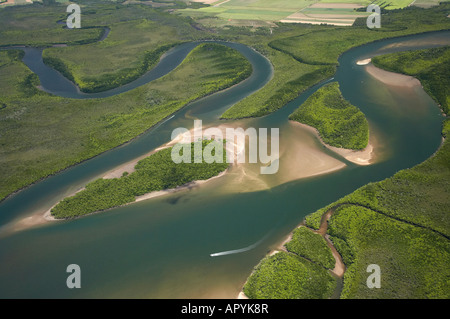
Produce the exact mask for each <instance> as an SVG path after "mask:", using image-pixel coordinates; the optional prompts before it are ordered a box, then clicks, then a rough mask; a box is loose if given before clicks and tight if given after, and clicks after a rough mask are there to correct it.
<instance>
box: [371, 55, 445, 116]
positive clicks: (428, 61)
mask: <svg viewBox="0 0 450 319" xmlns="http://www.w3.org/2000/svg"><path fill="white" fill-rule="evenodd" d="M372 63H373V64H374V65H375V66H378V67H380V68H383V69H386V70H389V71H392V72H396V73H403V74H407V75H411V76H414V77H416V78H417V79H419V80H420V82H421V83H422V86H423V88H424V90H425V91H426V92H427V93H428V94H429V95H430V96H431V97H432V98H433V99H434V100H435V101H436V102H437V103H439V104H440V105H441V106H442V109H443V111H444V113H446V114H448V113H449V107H450V94H449V91H450V79H449V74H450V47H443V48H432V49H425V50H417V51H408V52H399V53H393V54H386V55H383V56H378V57H375V58H373V59H372Z"/></svg>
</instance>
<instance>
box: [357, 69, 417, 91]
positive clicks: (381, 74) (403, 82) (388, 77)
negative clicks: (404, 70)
mask: <svg viewBox="0 0 450 319" xmlns="http://www.w3.org/2000/svg"><path fill="white" fill-rule="evenodd" d="M365 68H366V71H367V73H369V74H370V75H371V76H373V77H374V78H375V79H377V80H378V81H381V82H383V83H385V84H387V85H391V86H401V87H415V86H421V84H420V81H419V80H417V79H416V78H414V77H412V76H409V75H404V74H399V73H394V72H389V71H385V70H383V69H380V68H377V67H376V66H374V65H373V64H368V65H366V67H365Z"/></svg>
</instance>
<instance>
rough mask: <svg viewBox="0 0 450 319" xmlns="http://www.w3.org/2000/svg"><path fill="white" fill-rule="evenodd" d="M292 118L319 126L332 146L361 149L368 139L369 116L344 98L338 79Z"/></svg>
mask: <svg viewBox="0 0 450 319" xmlns="http://www.w3.org/2000/svg"><path fill="white" fill-rule="evenodd" d="M289 119H290V120H294V121H297V122H300V123H304V124H307V125H310V126H312V127H314V128H316V129H317V130H318V131H319V135H320V137H321V138H322V140H323V141H324V142H325V143H326V144H328V145H331V146H335V147H339V148H347V149H352V150H362V149H364V148H365V147H366V146H367V144H368V142H369V123H368V122H367V120H366V117H365V116H364V114H363V113H362V112H361V111H360V110H359V109H358V108H357V107H356V106H354V105H351V104H350V103H349V102H348V101H347V100H345V99H344V97H343V96H342V94H341V91H340V90H339V84H338V83H337V82H332V83H330V84H327V85H325V86H323V87H322V88H320V89H319V90H317V91H316V92H315V93H314V94H313V95H311V96H310V97H309V98H308V99H307V100H306V101H305V103H303V104H302V105H301V106H300V107H299V108H298V109H297V110H296V111H295V112H294V113H292V114H291V115H290V116H289Z"/></svg>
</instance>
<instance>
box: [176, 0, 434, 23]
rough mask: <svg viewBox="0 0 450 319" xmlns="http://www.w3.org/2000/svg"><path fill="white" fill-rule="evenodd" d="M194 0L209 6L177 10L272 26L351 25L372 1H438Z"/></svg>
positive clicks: (427, 0) (390, 4) (409, 0)
mask: <svg viewBox="0 0 450 319" xmlns="http://www.w3.org/2000/svg"><path fill="white" fill-rule="evenodd" d="M196 2H201V3H204V4H206V5H209V6H208V7H204V8H200V9H180V10H178V12H180V13H181V14H183V15H190V16H192V17H193V18H194V19H196V20H197V21H198V22H199V23H203V24H205V25H210V26H211V25H212V26H224V25H227V24H228V25H249V26H264V25H266V26H267V25H269V26H273V25H274V24H273V23H274V22H283V23H304V24H329V25H337V26H351V25H353V23H354V22H355V19H356V18H358V17H367V16H368V15H369V14H370V13H367V12H365V10H363V9H364V8H365V7H367V6H368V5H369V4H371V3H375V4H378V5H379V6H380V7H382V8H383V9H385V10H394V9H401V8H404V7H407V6H409V5H418V6H422V7H429V6H433V5H437V4H438V2H437V1H436V0H422V1H421V0H417V1H414V0H391V1H390V0H377V1H374V2H373V1H369V0H320V1H314V0H302V1H291V0H284V1H276V2H275V3H276V6H274V2H273V1H270V0H252V1H242V0H228V1H223V0H219V1H200V0H198V1H196ZM262 22H265V23H266V24H264V23H262Z"/></svg>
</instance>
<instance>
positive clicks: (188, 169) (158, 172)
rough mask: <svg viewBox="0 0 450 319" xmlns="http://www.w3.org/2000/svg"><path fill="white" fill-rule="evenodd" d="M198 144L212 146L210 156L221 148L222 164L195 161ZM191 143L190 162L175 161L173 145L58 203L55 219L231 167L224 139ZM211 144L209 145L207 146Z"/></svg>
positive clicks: (115, 203) (52, 211)
mask: <svg viewBox="0 0 450 319" xmlns="http://www.w3.org/2000/svg"><path fill="white" fill-rule="evenodd" d="M195 143H202V150H205V148H206V147H211V146H212V147H213V148H212V149H211V155H214V154H215V152H216V151H217V150H219V149H221V151H222V163H216V162H213V163H206V162H205V159H204V158H203V160H202V162H201V163H194V155H195V154H194V147H195V145H194V144H195ZM195 143H191V146H190V147H191V159H192V160H191V163H183V162H182V163H179V164H176V163H174V161H173V160H172V157H171V152H172V148H166V149H163V150H160V151H158V152H157V153H155V154H153V155H150V156H149V157H147V158H145V159H143V160H140V161H139V162H138V164H137V165H136V166H135V169H136V170H135V171H134V172H132V173H129V174H124V175H123V176H122V177H120V178H113V179H97V180H95V181H94V182H91V183H89V184H87V185H86V188H85V189H84V190H82V191H81V192H78V193H77V194H75V195H74V196H72V197H68V198H66V199H64V200H62V201H61V202H59V203H58V204H57V205H56V206H55V207H54V208H52V210H51V213H52V215H53V216H54V217H56V218H73V217H78V216H83V215H86V214H89V213H93V212H98V211H102V210H106V209H109V208H112V207H117V206H120V205H124V204H127V203H130V202H133V201H134V200H135V198H136V196H140V195H144V194H147V193H151V192H154V191H159V190H164V189H172V188H175V187H177V186H180V185H185V184H187V183H189V182H192V181H195V180H206V179H208V178H211V177H213V176H216V175H218V174H219V173H220V172H222V171H224V170H225V169H226V168H227V167H228V165H229V164H228V163H227V162H226V152H225V150H224V149H223V142H218V141H200V142H195ZM208 145H209V146H208Z"/></svg>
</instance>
